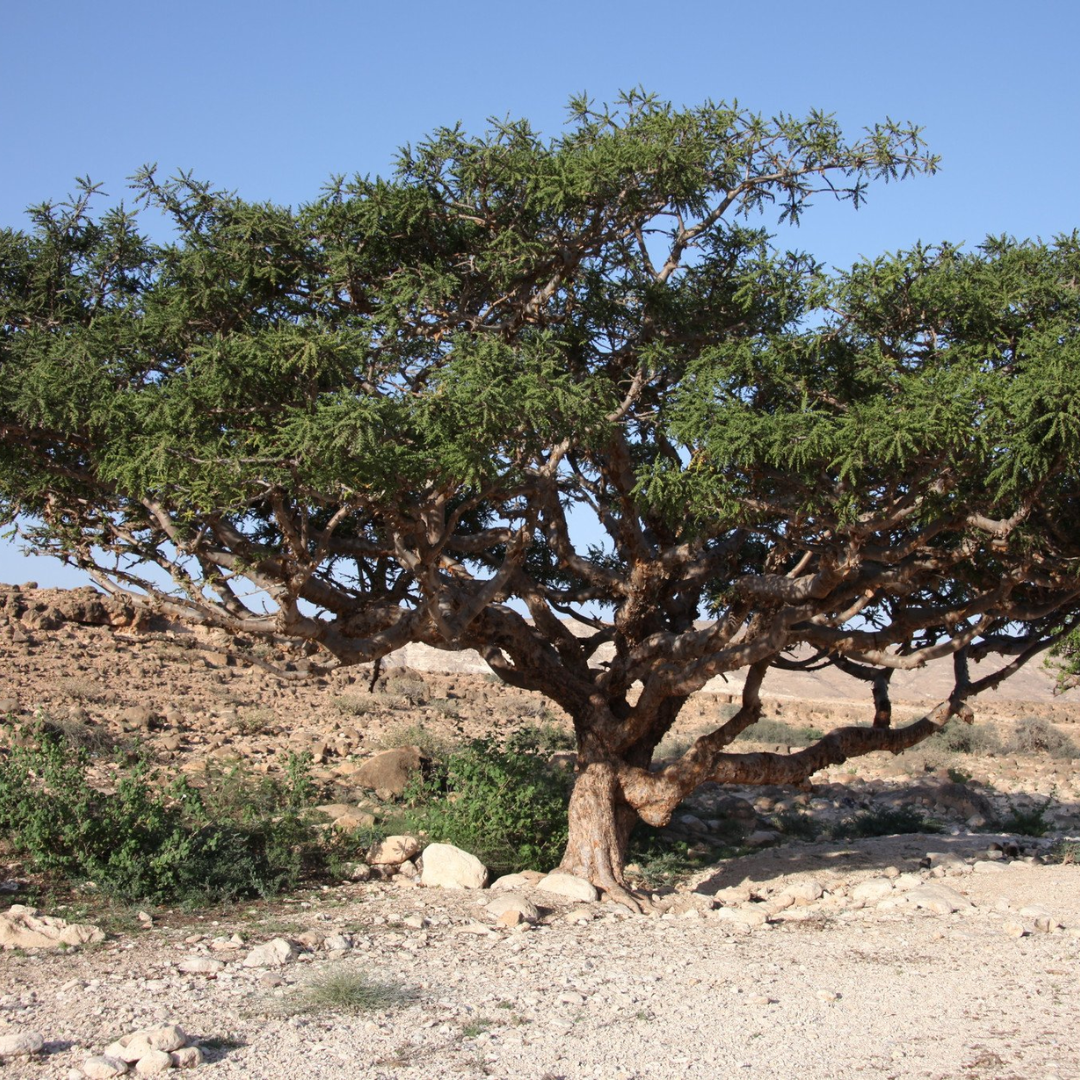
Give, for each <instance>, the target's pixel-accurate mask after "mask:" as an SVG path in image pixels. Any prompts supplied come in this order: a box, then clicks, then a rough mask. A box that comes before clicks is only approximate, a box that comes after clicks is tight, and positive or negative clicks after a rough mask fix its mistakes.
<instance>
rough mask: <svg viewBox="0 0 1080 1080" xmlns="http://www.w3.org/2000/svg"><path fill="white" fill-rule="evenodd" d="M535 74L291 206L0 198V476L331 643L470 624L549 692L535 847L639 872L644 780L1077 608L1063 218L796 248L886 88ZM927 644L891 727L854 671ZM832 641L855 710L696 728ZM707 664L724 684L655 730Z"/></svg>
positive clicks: (119, 582) (113, 587)
mask: <svg viewBox="0 0 1080 1080" xmlns="http://www.w3.org/2000/svg"><path fill="white" fill-rule="evenodd" d="M571 111H572V117H571V122H570V124H569V125H568V127H567V129H566V131H565V133H564V134H562V135H561V136H559V137H558V138H555V139H551V140H544V139H542V138H540V137H539V136H538V135H537V134H535V133H534V132H533V130H532V129H531V128H530V126H529V125H528V124H527V123H524V122H517V123H501V124H495V125H494V126H493V127H492V129H491V131H490V132H489V133H488V134H486V135H484V136H482V137H479V138H474V137H469V136H467V135H466V134H465V133H463V132H462V131H461V130H460V129H458V128H452V129H445V130H440V131H438V132H436V133H435V135H434V136H433V137H432V138H431V139H430V140H429V141H426V142H424V143H422V144H420V145H418V146H416V147H414V148H412V149H406V150H405V151H403V152H402V154H401V158H400V161H399V163H398V167H397V171H396V173H395V174H394V175H393V177H392V178H391V179H365V178H356V179H353V180H351V181H345V180H344V179H340V180H335V181H334V182H333V183H332V184H331V185H330V186H329V187H328V189H327V190H326V191H325V192H324V193H323V194H322V195H321V196H320V197H319V198H317V199H316V200H315V201H313V202H311V203H310V204H308V205H304V206H301V207H299V208H298V209H286V208H283V207H280V206H274V205H262V204H252V203H248V202H244V201H243V200H242V199H240V198H238V197H236V196H234V195H231V194H227V193H224V192H219V191H215V190H213V188H212V187H210V186H209V185H207V184H204V183H202V182H200V181H197V180H195V179H193V178H192V177H191V176H188V175H182V176H180V177H179V178H177V179H174V180H169V181H163V180H161V179H159V177H158V175H157V174H156V172H155V170H154V169H149V168H148V169H145V170H143V171H142V172H141V173H140V174H139V175H138V176H137V177H135V178H134V186H135V190H136V192H137V199H138V200H139V201H140V202H141V203H145V204H146V205H148V206H150V207H152V208H154V209H155V210H156V211H157V212H159V213H161V214H164V215H165V216H166V218H167V220H168V221H169V222H170V223H171V228H172V234H171V239H169V240H168V241H167V242H153V241H151V240H150V239H148V238H147V237H146V236H144V235H143V234H142V233H140V231H139V222H138V216H137V209H138V205H139V204H138V203H137V204H136V210H135V211H132V210H128V209H124V208H122V207H120V208H114V209H111V210H108V211H107V212H104V213H103V214H101V215H100V216H97V217H95V216H94V215H93V213H92V207H91V202H92V195H93V188H92V186H90V185H89V184H87V185H86V186H85V187H84V188H83V189H82V192H81V194H80V195H79V196H77V197H76V198H73V199H72V200H71V202H70V203H67V204H63V205H57V206H48V205H46V206H40V207H37V208H35V209H33V210H32V211H31V219H32V229H31V230H30V231H28V232H25V233H24V232H18V231H11V230H8V231H5V232H4V233H3V234H2V235H0V502H2V506H0V510H2V511H3V513H4V514H5V515H6V516H7V517H8V518H9V519H13V518H14V517H15V516H16V515H27V516H28V518H27V520H30V521H31V522H33V524H32V525H29V526H27V527H26V528H25V530H24V535H25V536H26V537H27V539H28V540H29V542H30V543H31V545H33V546H34V547H35V548H36V549H38V550H40V551H45V552H51V553H53V554H55V555H57V556H59V557H61V558H64V559H67V560H68V561H70V562H73V563H76V564H78V565H79V566H82V567H84V568H86V569H87V570H89V571H90V573H91V574H92V575H93V576H94V579H95V580H96V581H97V582H98V583H99V585H100V586H101V587H102V588H104V589H106V590H107V591H109V592H111V593H114V594H118V595H122V596H125V597H126V598H127V599H128V600H129V601H130V602H132V603H135V604H139V605H143V606H145V607H149V608H151V609H152V610H155V611H160V612H163V613H165V614H168V615H170V616H172V617H176V618H181V619H187V620H193V621H196V622H200V623H204V624H208V625H212V626H216V627H220V628H223V629H225V630H227V631H229V632H232V633H234V634H236V635H237V636H238V637H240V638H242V639H243V640H247V641H251V640H254V639H265V638H270V639H275V638H276V639H280V638H289V639H300V640H305V641H308V642H311V643H312V644H313V647H317V649H318V653H317V655H316V657H315V661H316V664H322V665H323V666H324V667H325V666H331V665H334V664H356V663H360V662H371V661H377V660H378V659H379V658H381V657H383V656H385V655H387V654H388V653H390V652H391V651H393V650H394V649H397V648H399V647H400V646H402V645H404V644H406V643H408V642H424V643H427V644H428V645H431V646H434V647H436V648H440V649H464V648H472V649H476V650H478V651H479V652H480V654H481V655H482V656H483V657H484V659H485V660H486V661H487V663H488V664H489V665H490V667H491V669H492V670H493V671H494V672H495V673H496V674H497V675H498V676H499V677H500V678H502V679H504V680H505V681H506V682H508V683H510V684H513V685H515V686H518V687H525V688H529V689H532V690H537V691H540V692H541V693H543V694H546V695H547V696H548V697H549V698H551V699H553V700H554V701H555V702H557V703H558V704H559V705H560V706H562V707H563V708H564V709H565V710H566V711H567V712H568V713H569V714H570V715H571V716H572V717H573V721H574V727H575V731H576V735H577V745H578V776H577V782H576V786H575V789H574V793H573V796H572V800H571V806H570V840H569V844H568V847H567V849H566V852H565V856H564V859H563V867H564V868H565V869H567V870H570V871H572V872H574V873H577V874H580V875H582V876H584V877H587V878H589V879H590V880H592V881H593V882H594V883H595V884H596V885H598V886H600V887H602V888H603V889H605V890H607V891H608V892H609V893H611V894H613V895H615V896H616V897H619V898H622V899H625V900H627V901H628V902H632V898H631V897H630V896H629V895H628V894H627V893H626V891H625V888H624V882H623V859H624V855H625V851H626V844H627V839H628V836H629V832H630V829H631V827H632V825H633V824H634V822H635V821H636V820H637V819H638V818H642V819H644V820H645V821H647V822H650V823H652V824H662V823H663V822H665V821H666V820H667V819H668V817H669V816H670V814H671V812H672V810H673V809H674V807H675V806H676V805H677V804H678V802H679V801H680V800H681V799H682V798H683V797H684V796H685V795H686V794H688V793H689V792H690V791H692V790H693V789H694V788H695V787H696V786H697V785H699V784H701V783H703V782H705V781H710V780H711V781H717V782H721V783H724V782H739V783H752V782H763V783H786V782H797V781H800V780H802V779H804V778H806V777H807V776H809V775H810V774H812V773H813V772H814V771H816V770H817V769H819V768H821V767H823V766H825V765H826V764H829V763H832V762H838V761H842V760H844V759H846V758H848V757H851V756H854V755H858V754H864V753H867V752H869V751H873V750H889V751H894V752H897V751H900V750H902V749H904V748H906V747H909V746H911V745H913V744H914V743H916V742H918V741H919V740H921V739H923V738H925V737H926V736H928V735H929V734H931V733H932V732H934V731H935V730H937V729H938V727H940V726H941V725H942V724H943V723H945V722H946V721H947V720H948V719H949V718H950V717H951V716H956V715H959V716H962V717H964V718H965V719H970V706H969V704H968V702H969V701H970V699H972V698H973V697H974V696H975V695H976V694H977V693H978V692H979V691H980V690H983V689H985V688H987V687H988V686H991V685H996V683H998V682H999V681H1000V680H1001V679H1003V678H1006V677H1007V676H1008V675H1009V674H1010V673H1011V672H1012V671H1014V670H1016V669H1017V668H1018V667H1019V666H1020V665H1021V664H1022V663H1024V662H1025V661H1026V660H1027V659H1028V658H1029V657H1031V656H1032V655H1034V654H1035V653H1036V652H1037V651H1038V650H1039V649H1041V648H1044V647H1045V646H1046V645H1047V644H1048V643H1051V642H1053V641H1055V640H1056V639H1057V638H1058V637H1060V636H1061V635H1062V634H1065V633H1067V632H1068V631H1069V630H1070V629H1072V628H1073V627H1074V626H1075V625H1076V620H1077V611H1078V600H1080V578H1078V576H1077V569H1078V567H1080V517H1078V506H1080V503H1078V498H1080V476H1078V470H1077V461H1078V459H1080V345H1078V341H1080V336H1078V328H1080V323H1078V316H1080V292H1078V284H1077V282H1078V281H1080V242H1078V239H1077V237H1076V235H1075V234H1074V235H1072V236H1064V237H1061V238H1059V239H1058V240H1057V241H1055V242H1053V243H1050V244H1044V243H1029V242H1015V241H1012V240H1009V239H998V240H991V241H988V242H987V243H986V244H984V245H983V246H982V247H981V248H980V249H979V250H977V251H973V252H964V251H961V250H958V249H956V248H953V247H949V246H940V247H923V246H919V247H915V248H913V249H912V250H910V251H908V252H905V253H902V254H897V255H892V256H889V257H883V258H881V259H878V260H876V261H873V262H865V263H862V264H860V265H857V266H855V267H854V268H853V269H851V270H850V271H849V272H846V273H839V274H832V275H829V274H826V273H825V272H823V270H822V268H821V267H820V266H818V265H817V264H816V263H815V262H814V260H813V259H811V258H810V257H808V256H806V255H803V254H798V253H790V252H785V251H781V250H777V249H775V248H774V247H773V246H772V244H771V241H770V237H769V236H768V235H767V233H766V232H765V231H764V230H763V228H762V227H761V226H762V225H763V224H768V223H769V221H770V220H771V218H770V215H771V214H775V215H777V216H778V217H779V219H781V220H797V219H798V218H799V215H800V214H801V213H802V212H803V211H804V209H805V208H806V207H807V205H808V204H809V202H810V201H811V199H812V198H813V197H814V196H815V195H822V196H828V197H836V198H840V199H847V200H850V201H851V202H853V203H854V204H856V205H858V203H859V202H860V201H861V199H862V198H863V196H864V192H865V188H866V185H867V184H868V183H869V182H871V181H874V180H884V181H888V180H892V179H895V178H902V177H904V176H906V175H908V174H911V173H918V172H931V171H933V169H934V168H935V165H936V161H935V159H934V158H933V157H931V156H929V155H928V154H927V153H926V152H925V150H924V148H923V145H922V142H921V140H920V138H919V132H918V129H916V128H912V127H909V126H901V125H898V124H895V123H892V122H887V123H884V124H882V125H880V126H878V127H875V128H873V129H871V130H868V131H867V132H865V133H864V134H863V135H862V136H861V137H860V138H858V139H856V140H854V141H850V140H848V139H845V137H844V136H843V135H842V133H841V132H840V130H839V129H838V127H837V125H836V123H835V122H834V121H833V120H832V119H831V118H830V117H828V116H825V115H821V114H813V115H810V116H809V117H807V118H805V119H795V118H792V117H788V116H780V117H777V118H773V119H771V120H767V119H763V118H761V117H759V116H756V115H753V114H751V113H749V112H746V111H744V110H742V109H740V108H738V107H736V106H727V105H725V104H714V103H707V104H705V105H703V106H701V107H699V108H695V109H676V108H673V107H671V106H670V105H667V104H665V103H663V102H661V101H658V100H656V99H655V98H652V97H649V96H646V95H643V94H641V93H636V92H635V93H632V94H628V95H626V96H625V97H624V98H623V100H622V101H621V102H620V104H619V106H618V107H617V108H615V109H610V110H609V109H606V108H605V109H595V108H593V107H592V106H591V105H590V104H589V103H588V102H587V101H585V100H580V101H575V102H573V103H572V105H571ZM148 568H153V573H149V572H148ZM163 582H168V584H163ZM703 616H708V618H707V619H706V618H703ZM601 645H613V646H614V649H613V656H612V658H611V659H610V660H609V661H607V662H605V663H602V664H601V663H598V662H597V660H596V653H597V649H598V648H599V647H600V646H601ZM796 650H798V652H797V653H796ZM948 655H951V656H952V657H953V658H954V667H955V672H956V680H955V687H954V690H953V692H952V694H951V696H950V697H949V699H948V700H947V701H944V702H942V703H941V705H939V706H938V707H937V708H936V709H935V710H933V711H932V712H931V713H929V714H928V715H927V716H926V717H924V718H923V719H921V720H919V721H917V722H914V723H909V724H905V725H903V726H894V725H893V724H892V722H891V715H890V707H889V695H888V681H889V675H890V673H891V672H892V671H893V670H895V669H897V668H911V667H918V666H921V665H922V664H924V663H925V662H926V661H927V660H929V659H931V658H938V657H942V656H948ZM988 655H994V656H997V657H998V658H999V660H998V662H997V664H996V665H990V669H991V670H990V672H989V674H985V675H983V676H982V677H981V678H976V677H974V675H973V674H972V672H971V669H970V662H971V661H973V660H975V661H977V660H980V659H983V658H984V657H986V656H988ZM825 663H829V664H837V665H840V666H841V667H843V668H844V669H845V670H847V671H849V672H851V673H853V674H856V675H858V676H860V677H861V678H863V679H865V680H866V683H867V687H868V697H872V701H873V707H872V709H868V722H867V724H865V725H859V726H852V727H846V728H841V729H838V730H836V731H833V732H831V733H830V734H828V735H826V736H825V737H824V738H822V739H820V740H819V741H818V742H817V743H816V744H814V745H812V746H810V747H808V748H806V749H804V750H800V751H798V752H796V753H791V754H787V755H781V754H748V753H733V752H729V750H728V747H729V744H730V743H731V741H732V740H733V739H734V738H735V736H736V735H738V734H739V733H740V732H742V731H743V730H745V729H746V728H747V727H748V726H749V725H751V724H753V723H754V722H755V720H757V718H758V716H759V715H760V702H759V696H758V694H759V689H760V687H761V683H762V680H763V678H764V677H765V674H766V672H767V671H768V670H769V668H770V667H773V666H777V665H779V666H792V665H798V664H802V665H804V666H805V665H812V664H825ZM731 671H742V672H743V673H744V674H745V684H744V690H743V699H742V706H741V708H740V709H739V710H738V712H737V713H736V715H735V716H734V717H732V718H730V719H728V720H727V721H726V722H718V726H717V727H716V729H715V730H714V731H712V732H711V733H710V734H707V735H705V736H703V737H701V738H699V739H698V740H697V742H696V743H695V744H694V745H693V746H692V747H691V748H690V749H689V750H688V751H687V752H686V753H685V754H684V755H683V756H682V757H681V758H680V759H678V760H676V761H674V762H673V763H670V764H668V765H666V766H665V767H663V768H661V769H655V770H654V769H651V768H650V765H651V764H652V756H653V752H654V750H655V748H656V746H657V744H658V743H659V742H660V740H661V738H662V737H663V735H664V734H665V733H666V732H667V731H668V730H669V729H670V728H671V726H672V724H673V723H674V722H675V720H676V718H677V717H678V715H679V711H680V709H681V708H682V707H683V705H684V703H685V702H686V700H687V698H688V697H689V696H690V695H691V694H693V693H694V692H695V691H697V690H699V689H701V688H702V687H703V686H704V685H705V684H706V682H707V681H708V680H709V679H711V678H713V677H714V676H716V675H719V674H722V673H724V672H731Z"/></svg>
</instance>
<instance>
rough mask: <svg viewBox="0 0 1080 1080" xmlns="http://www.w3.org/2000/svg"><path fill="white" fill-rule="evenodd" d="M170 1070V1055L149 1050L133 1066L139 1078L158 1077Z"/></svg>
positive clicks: (161, 1051) (160, 1051)
mask: <svg viewBox="0 0 1080 1080" xmlns="http://www.w3.org/2000/svg"><path fill="white" fill-rule="evenodd" d="M171 1068H172V1055H171V1054H168V1053H166V1052H165V1051H164V1050H151V1051H150V1053H148V1054H146V1055H145V1056H144V1057H141V1058H139V1060H138V1063H137V1064H136V1065H135V1072H136V1073H137V1074H138V1075H139V1076H160V1075H161V1074H162V1073H163V1072H168V1071H169V1069H171Z"/></svg>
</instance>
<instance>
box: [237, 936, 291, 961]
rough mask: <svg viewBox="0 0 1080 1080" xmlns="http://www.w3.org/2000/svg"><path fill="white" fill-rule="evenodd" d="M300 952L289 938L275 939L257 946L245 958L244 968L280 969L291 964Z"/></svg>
mask: <svg viewBox="0 0 1080 1080" xmlns="http://www.w3.org/2000/svg"><path fill="white" fill-rule="evenodd" d="M299 955H300V950H299V949H298V948H297V947H296V943H295V942H293V941H290V940H289V939H288V938H280V937H279V938H274V939H273V941H268V942H266V944H264V945H257V946H256V947H255V948H254V949H252V950H251V952H249V953H248V954H247V956H245V957H244V967H280V966H281V965H282V964H291V963H292V962H293V961H294V960H295V959H296V958H297V956H299Z"/></svg>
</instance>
